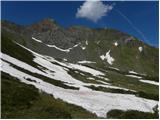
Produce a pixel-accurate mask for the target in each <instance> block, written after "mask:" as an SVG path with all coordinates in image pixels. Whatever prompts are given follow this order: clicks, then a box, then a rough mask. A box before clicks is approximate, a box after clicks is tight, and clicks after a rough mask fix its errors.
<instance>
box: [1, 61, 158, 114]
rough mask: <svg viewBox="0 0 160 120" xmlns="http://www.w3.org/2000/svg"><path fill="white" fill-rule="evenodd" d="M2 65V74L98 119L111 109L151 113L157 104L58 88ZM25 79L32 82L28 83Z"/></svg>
mask: <svg viewBox="0 0 160 120" xmlns="http://www.w3.org/2000/svg"><path fill="white" fill-rule="evenodd" d="M2 64H3V66H2V70H3V72H5V73H8V74H10V75H11V76H14V77H16V78H18V79H19V80H20V81H21V82H24V83H26V84H31V85H34V86H35V87H36V88H38V89H39V90H41V91H44V92H46V93H48V94H52V95H53V96H54V97H55V98H56V99H57V98H59V99H62V100H63V101H65V102H68V103H71V104H74V105H77V106H81V107H82V108H84V109H86V110H88V111H90V112H92V113H96V115H97V116H99V117H106V113H107V112H108V111H110V110H112V109H120V110H128V109H131V110H139V111H144V112H153V110H152V108H153V107H154V106H155V105H157V104H158V101H154V100H148V99H145V98H139V97H136V96H135V95H129V94H116V93H105V92H100V91H95V90H90V89H88V88H85V87H81V88H80V90H71V89H64V88H60V87H57V86H54V85H52V84H49V83H47V82H44V81H43V80H41V79H38V78H36V77H33V76H31V75H29V74H26V73H24V72H21V71H19V70H17V69H15V68H13V67H12V66H10V65H9V64H8V63H6V62H4V61H2ZM27 78H29V79H31V80H33V81H28V80H27Z"/></svg>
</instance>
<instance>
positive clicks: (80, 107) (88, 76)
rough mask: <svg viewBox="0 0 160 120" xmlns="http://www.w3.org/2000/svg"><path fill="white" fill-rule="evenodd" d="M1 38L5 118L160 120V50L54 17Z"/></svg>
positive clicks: (9, 28) (5, 26) (7, 29)
mask: <svg viewBox="0 0 160 120" xmlns="http://www.w3.org/2000/svg"><path fill="white" fill-rule="evenodd" d="M1 37H2V38H1V45H2V50H1V63H2V67H1V74H2V118H114V117H115V118H130V117H131V116H132V114H133V113H135V112H136V114H135V115H134V117H135V118H157V114H156V113H155V112H154V108H155V106H156V105H157V104H158V100H159V90H158V89H159V58H158V57H159V56H158V48H154V47H151V46H149V45H147V44H146V43H143V42H142V41H140V40H138V39H137V38H135V37H134V36H131V35H128V34H126V33H122V32H120V31H117V30H114V29H91V28H87V27H84V26H72V27H69V28H63V27H62V26H60V25H58V23H57V22H56V21H55V20H52V19H49V18H47V19H44V20H42V21H40V22H37V23H34V24H32V25H28V26H22V25H17V24H15V23H12V22H9V21H2V31H1ZM7 88H8V89H7ZM6 95H8V96H6ZM55 104H56V106H55ZM15 105H17V107H16V108H14V107H13V106H15ZM26 113H27V114H26ZM39 113H42V114H39ZM128 114H129V115H128Z"/></svg>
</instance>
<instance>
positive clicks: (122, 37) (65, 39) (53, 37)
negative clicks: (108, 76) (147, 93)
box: [2, 18, 159, 78]
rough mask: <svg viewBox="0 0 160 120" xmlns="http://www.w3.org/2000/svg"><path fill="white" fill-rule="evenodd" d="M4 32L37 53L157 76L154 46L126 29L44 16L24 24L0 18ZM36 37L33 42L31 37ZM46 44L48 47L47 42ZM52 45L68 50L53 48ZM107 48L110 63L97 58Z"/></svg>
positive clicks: (156, 56)
mask: <svg viewBox="0 0 160 120" xmlns="http://www.w3.org/2000/svg"><path fill="white" fill-rule="evenodd" d="M5 34H7V35H8V37H11V38H12V40H14V41H15V42H17V43H20V44H22V45H24V46H26V47H27V48H30V49H32V50H34V51H36V52H38V53H41V54H45V55H49V56H52V57H54V58H57V59H63V58H64V59H67V60H68V61H70V62H77V61H81V60H87V61H94V62H96V64H93V65H92V67H96V68H101V69H104V70H105V69H106V68H108V67H109V66H112V67H115V68H118V69H120V70H121V71H123V72H127V71H131V70H133V71H136V72H138V73H142V74H146V75H148V76H150V77H157V78H158V66H159V60H158V48H154V47H151V46H149V45H147V44H146V43H143V42H142V41H140V40H138V39H137V38H135V37H133V36H130V35H128V34H126V33H123V32H120V31H117V30H114V29H91V28H87V27H84V26H72V27H69V28H66V29H65V28H63V27H61V26H60V25H58V24H57V22H55V21H54V20H52V19H49V18H48V19H44V20H42V21H40V22H38V23H34V24H32V25H28V26H21V25H17V24H15V23H12V22H8V21H2V36H3V35H5ZM33 38H35V39H37V40H40V42H41V43H40V42H35V41H34V39H33ZM47 45H48V46H50V47H48V46H47ZM52 45H54V46H56V47H58V48H61V49H63V50H67V49H68V48H74V49H69V52H67V51H62V50H58V49H55V47H52ZM108 51H110V55H111V56H112V57H113V59H114V61H113V63H112V65H111V64H109V63H108V62H107V60H103V59H101V57H100V56H101V55H105V54H106V53H107V52H108Z"/></svg>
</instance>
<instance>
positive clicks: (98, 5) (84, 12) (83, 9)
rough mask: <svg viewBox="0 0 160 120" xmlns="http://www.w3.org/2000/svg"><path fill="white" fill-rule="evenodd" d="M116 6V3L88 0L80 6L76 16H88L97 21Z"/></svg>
mask: <svg viewBox="0 0 160 120" xmlns="http://www.w3.org/2000/svg"><path fill="white" fill-rule="evenodd" d="M113 7H114V4H112V5H108V4H104V3H103V2H102V1H100V0H96V1H93V0H92V1H91V0H87V1H85V2H84V3H83V5H81V6H80V8H78V10H77V13H76V18H86V19H88V20H91V21H93V22H97V21H98V20H100V19H101V18H102V17H103V16H106V15H107V13H108V12H110V11H111V10H112V9H113Z"/></svg>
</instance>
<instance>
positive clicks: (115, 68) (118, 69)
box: [109, 67, 119, 71]
mask: <svg viewBox="0 0 160 120" xmlns="http://www.w3.org/2000/svg"><path fill="white" fill-rule="evenodd" d="M109 68H111V69H114V70H117V71H119V69H118V68H115V67H109Z"/></svg>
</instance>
